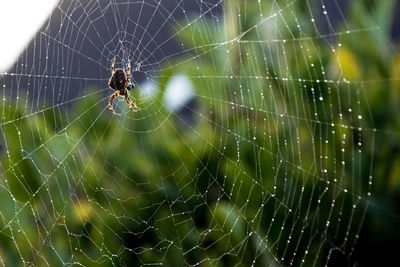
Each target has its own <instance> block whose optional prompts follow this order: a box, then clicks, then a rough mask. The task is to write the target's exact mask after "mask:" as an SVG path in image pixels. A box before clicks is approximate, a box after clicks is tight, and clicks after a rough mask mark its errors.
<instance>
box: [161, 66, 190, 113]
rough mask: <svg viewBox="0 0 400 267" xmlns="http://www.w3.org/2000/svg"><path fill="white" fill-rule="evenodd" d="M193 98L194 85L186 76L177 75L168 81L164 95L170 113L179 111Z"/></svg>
mask: <svg viewBox="0 0 400 267" xmlns="http://www.w3.org/2000/svg"><path fill="white" fill-rule="evenodd" d="M193 97H194V88H193V84H192V82H191V81H190V80H189V78H188V77H186V76H185V75H183V74H177V75H175V76H173V77H172V78H171V79H170V80H169V81H168V83H167V85H166V89H165V94H164V102H165V105H166V106H167V108H168V109H169V110H170V111H174V112H175V111H179V110H180V109H181V108H183V107H184V106H185V105H186V104H187V103H189V102H190V100H192V98H193Z"/></svg>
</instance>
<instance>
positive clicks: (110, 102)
mask: <svg viewBox="0 0 400 267" xmlns="http://www.w3.org/2000/svg"><path fill="white" fill-rule="evenodd" d="M118 96H119V91H116V92H115V93H114V94H112V95H111V97H110V100H108V109H109V110H110V111H111V112H112V113H113V114H114V115H117V116H121V114H118V113H116V112H115V111H114V109H113V105H112V103H113V101H114V99H116V98H117V97H118Z"/></svg>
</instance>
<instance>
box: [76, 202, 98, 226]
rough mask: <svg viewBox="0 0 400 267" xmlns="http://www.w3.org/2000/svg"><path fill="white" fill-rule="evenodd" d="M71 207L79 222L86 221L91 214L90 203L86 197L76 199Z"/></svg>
mask: <svg viewBox="0 0 400 267" xmlns="http://www.w3.org/2000/svg"><path fill="white" fill-rule="evenodd" d="M73 209H74V215H75V218H76V219H77V221H79V222H81V223H86V222H87V221H89V219H90V217H92V215H93V210H92V205H91V204H90V202H89V201H87V200H86V199H78V200H76V201H75V202H74V207H73Z"/></svg>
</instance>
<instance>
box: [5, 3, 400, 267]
mask: <svg viewBox="0 0 400 267" xmlns="http://www.w3.org/2000/svg"><path fill="white" fill-rule="evenodd" d="M227 2H231V3H230V4H225V9H224V12H226V13H229V16H227V21H229V25H228V24H223V23H222V24H220V25H215V24H214V22H212V21H211V20H209V19H207V18H201V19H197V20H190V21H193V22H192V23H191V25H190V26H187V27H185V28H184V29H182V31H180V32H179V34H178V38H179V39H180V40H181V41H182V42H183V43H184V45H185V49H188V51H189V54H188V55H185V58H182V57H180V58H175V59H171V60H170V61H169V63H168V65H165V66H163V68H162V69H163V72H162V73H161V74H160V75H159V77H160V79H159V80H158V81H157V82H158V83H159V84H161V87H162V88H161V92H160V93H159V94H158V95H156V96H155V97H154V98H152V99H151V100H149V99H140V97H139V96H138V95H136V98H137V99H138V106H140V107H146V108H144V109H143V110H142V111H140V113H137V114H132V113H127V112H125V113H124V116H126V118H124V117H122V118H116V117H112V116H111V115H110V114H109V113H108V111H107V110H105V108H104V107H105V106H106V102H105V101H104V99H102V96H100V95H99V94H98V93H96V88H92V89H88V90H86V91H85V94H86V95H87V96H86V97H84V98H82V99H80V100H77V101H74V102H73V104H74V105H73V106H72V107H66V106H59V107H57V108H49V109H44V110H38V111H37V112H32V111H31V109H27V108H26V107H25V101H22V100H21V99H20V100H18V101H15V100H8V101H3V102H1V103H0V110H2V111H3V115H2V121H1V131H0V132H1V136H2V137H1V140H2V141H1V144H2V149H3V150H2V154H1V155H0V161H1V168H2V173H1V178H2V182H1V186H0V199H1V202H2V204H1V208H0V215H1V220H0V229H1V231H0V259H2V260H3V261H5V262H9V263H11V265H13V263H14V262H17V261H20V260H21V259H20V255H22V256H23V258H24V261H25V263H33V264H35V265H38V266H44V265H50V266H56V265H61V264H71V265H74V264H75V263H77V262H79V263H80V264H82V265H88V266H89V265H94V264H96V265H100V266H110V265H112V264H113V265H124V264H126V265H133V266H139V265H144V264H149V265H150V264H155V263H160V262H162V263H163V265H165V266H182V265H184V264H193V265H195V264H196V263H199V262H201V264H202V266H229V265H239V266H250V265H251V264H252V263H253V260H254V259H256V260H257V262H256V265H257V264H258V266H270V265H273V264H276V262H280V263H281V264H282V265H288V264H290V260H291V259H292V258H293V259H295V262H294V263H293V264H295V265H300V263H301V262H300V261H301V259H302V257H305V256H304V253H305V252H304V251H305V250H306V249H307V253H309V255H311V256H307V258H306V259H307V261H306V263H305V264H306V266H311V265H312V264H313V262H314V260H315V262H316V263H317V266H320V265H322V264H324V263H325V257H324V256H326V255H327V254H328V253H329V249H330V247H329V246H328V244H326V240H328V241H329V242H330V243H331V244H333V245H334V246H337V247H338V248H340V249H343V252H345V253H347V254H349V253H350V252H351V251H348V250H349V249H351V248H347V247H340V246H341V244H342V242H343V240H344V239H345V238H346V237H345V236H346V234H347V233H346V231H348V229H347V227H348V228H349V229H350V230H349V232H350V234H349V236H350V238H352V239H351V242H356V241H357V240H356V239H355V237H354V236H355V235H356V234H357V233H358V232H357V231H358V226H359V222H360V221H358V220H355V219H354V218H361V217H363V216H364V215H363V214H364V210H365V208H366V207H367V205H368V203H372V204H373V205H372V206H379V207H382V209H383V210H385V211H387V212H388V213H389V212H390V211H393V210H395V207H396V201H398V199H399V196H400V180H399V178H398V177H399V173H400V170H399V167H398V166H399V162H400V157H399V156H398V154H399V153H398V151H399V149H400V147H399V145H398V144H399V142H398V138H399V135H398V134H397V133H398V132H399V130H400V129H399V126H400V124H399V120H398V119H397V118H396V114H398V113H399V110H398V108H399V105H398V103H399V101H400V100H399V99H400V97H399V91H398V89H399V83H398V82H397V80H398V74H399V71H398V70H399V68H400V67H399V66H400V63H399V62H400V60H399V57H398V56H397V57H396V56H395V54H396V53H394V52H393V50H391V49H382V47H390V44H388V38H389V37H388V34H389V32H390V31H389V25H390V22H391V20H392V19H391V18H392V16H391V15H390V11H391V9H392V8H393V5H394V2H395V1H375V2H376V6H375V7H374V8H373V11H372V13H371V12H368V11H367V10H368V8H369V7H368V5H367V4H366V2H367V1H365V2H364V1H354V2H355V3H354V4H352V5H351V6H350V10H349V14H350V17H349V18H348V19H347V20H346V23H347V25H346V26H345V25H343V26H342V27H339V28H338V30H337V32H341V29H342V28H343V31H344V32H345V31H346V29H366V30H365V31H360V32H358V31H355V32H351V34H343V36H340V37H339V38H338V39H339V40H338V42H340V44H341V46H338V45H337V43H335V44H334V45H332V44H329V43H328V42H326V40H324V38H320V36H319V35H318V33H317V32H316V29H314V28H313V24H312V23H311V22H310V21H309V16H308V14H307V12H308V9H307V8H305V7H304V3H302V1H298V2H299V3H296V4H294V5H293V6H291V7H289V8H283V7H284V6H282V7H281V9H282V10H281V12H280V13H279V15H278V16H276V17H271V18H270V19H266V20H265V22H262V23H258V21H259V18H258V17H257V16H256V15H258V14H260V12H261V13H263V14H265V16H267V15H269V14H271V13H273V12H277V11H278V10H279V8H277V7H276V6H273V5H272V4H271V5H270V4H263V5H262V10H261V11H260V10H259V6H258V5H248V7H249V8H248V9H246V8H244V7H242V6H241V5H245V4H246V3H245V2H249V1H240V3H237V4H236V3H234V4H233V2H234V1H227ZM244 10H246V12H247V13H246V14H243V13H241V16H240V17H239V16H238V12H239V11H241V12H243V11H244ZM296 19H297V20H296ZM225 23H227V22H225ZM298 24H299V25H301V27H297V25H298ZM254 25H257V27H254ZM377 25H378V26H379V27H380V30H375V29H374V27H375V26H377ZM230 26H232V28H229V27H230ZM227 27H228V28H229V29H231V30H232V31H226V29H227ZM240 33H246V34H244V35H243V36H241V37H240V38H236V37H237V36H238V35H239V34H240ZM307 37H310V38H307ZM360 39H364V40H366V41H364V42H360V41H359V40H360ZM260 40H262V41H261V42H260ZM283 40H285V41H283ZM368 40H369V41H368ZM372 40H374V41H372ZM332 48H334V49H337V53H336V52H332ZM388 51H390V52H388ZM193 55H196V56H195V57H193ZM288 59H293V60H288ZM392 62H393V63H392ZM388 63H392V64H388ZM176 73H184V74H185V75H186V76H187V77H189V78H190V79H191V81H192V82H193V84H194V86H195V88H196V96H197V97H196V101H197V103H198V107H197V109H196V110H195V114H196V115H197V116H196V122H195V123H194V124H190V123H186V122H184V121H183V120H182V119H181V118H180V117H179V116H178V115H177V114H175V113H170V112H169V111H168V110H166V109H165V108H164V107H163V105H162V101H163V100H162V96H163V94H162V92H163V90H164V86H165V84H166V83H167V82H168V80H169V79H170V77H171V76H172V75H174V74H176ZM371 79H373V80H377V81H378V82H373V81H372V82H368V81H370V80H371ZM347 81H349V82H347ZM320 97H321V98H322V99H323V101H322V100H319V99H320ZM366 99H367V101H366ZM28 102H29V101H28ZM150 102H151V103H150ZM350 108H352V109H353V111H352V112H351V111H349V109H350ZM121 109H122V110H123V111H125V107H124V106H122V105H121ZM360 114H362V115H363V116H364V118H363V120H359V119H358V117H359V115H360ZM348 126H351V127H348ZM359 128H362V130H361V131H360V130H359ZM375 128H377V129H379V130H378V131H376V130H375ZM389 131H392V132H389ZM343 136H347V137H348V139H346V140H344V139H345V138H343ZM381 138H384V139H385V142H382V141H381V140H380V139H381ZM298 140H300V142H298ZM321 140H323V142H322V141H321ZM325 140H326V142H325ZM343 142H345V144H344V145H338V144H342V143H343ZM359 142H362V143H363V145H362V149H363V151H362V153H358V152H357V151H358V150H359V145H358V143H359ZM342 149H344V150H345V151H346V153H342ZM238 154H239V155H238ZM319 155H326V157H327V160H319V158H317V157H319ZM388 158H390V159H391V160H388ZM339 159H340V161H343V162H346V163H350V164H346V165H341V164H340V162H338V161H339ZM371 162H373V166H371ZM372 167H373V171H374V172H373V174H372V175H373V177H374V186H373V189H372V190H373V191H372V196H369V195H367V192H369V190H370V189H369V188H368V180H369V178H368V177H369V175H370V173H369V170H370V169H371V168H372ZM324 170H326V173H328V174H329V175H332V176H333V175H336V176H335V177H327V175H326V174H324ZM386 178H387V179H386ZM334 179H338V181H337V182H334ZM355 180H356V181H355ZM327 181H329V183H327ZM277 185H278V186H277ZM343 188H348V189H349V191H350V192H349V194H346V193H343ZM358 196H359V197H360V199H358V198H357V197H358ZM319 200H322V201H320V202H319ZM332 200H334V201H336V203H340V204H338V205H337V206H335V208H334V209H333V210H331V209H330V207H331V201H332ZM353 205H357V209H354V208H353ZM394 212H397V213H396V214H398V211H394ZM376 215H377V211H376V210H375V208H372V209H370V213H367V218H369V219H371V221H369V220H366V222H365V226H364V228H363V229H364V230H362V233H365V236H367V237H368V236H372V235H377V232H378V231H379V230H380V229H382V228H381V227H382V226H380V225H377V224H376V222H374V221H376V220H378V219H377V218H376V217H375V216H376ZM326 221H330V223H331V227H330V228H329V229H328V228H327V227H326V225H325V222H326ZM385 226H387V227H389V228H388V229H387V231H390V230H393V231H395V228H390V227H394V225H392V224H391V223H389V222H388V223H387V225H385ZM368 233H369V235H368ZM314 235H315V236H314ZM361 236H362V235H361ZM397 238H398V234H397ZM366 239H367V238H363V237H361V241H362V242H364V243H362V242H361V241H359V243H361V245H360V249H363V248H364V247H367V248H368V246H372V245H371V244H370V243H369V242H368V240H366ZM287 240H292V241H293V242H291V243H290V242H288V243H287V244H283V242H284V241H285V242H286V241H287ZM297 242H298V243H297ZM382 243H384V241H382ZM322 244H323V247H322V248H321V247H320V245H321V246H322ZM299 247H300V248H299ZM295 251H298V253H299V254H300V253H302V255H301V256H300V258H299V257H294V256H292V255H293V253H294V252H295ZM286 255H291V256H286ZM321 255H324V256H321ZM351 260H353V259H351ZM357 260H360V259H357Z"/></svg>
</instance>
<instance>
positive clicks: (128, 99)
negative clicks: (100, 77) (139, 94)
mask: <svg viewBox="0 0 400 267" xmlns="http://www.w3.org/2000/svg"><path fill="white" fill-rule="evenodd" d="M125 101H126V103H128V107H129V108H130V110H132V111H133V112H136V111H138V110H140V108H139V107H138V106H136V105H135V103H133V102H132V100H131V99H130V98H129V96H128V92H126V93H125Z"/></svg>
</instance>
